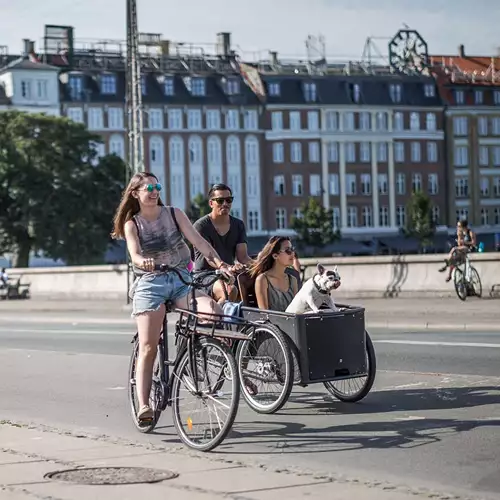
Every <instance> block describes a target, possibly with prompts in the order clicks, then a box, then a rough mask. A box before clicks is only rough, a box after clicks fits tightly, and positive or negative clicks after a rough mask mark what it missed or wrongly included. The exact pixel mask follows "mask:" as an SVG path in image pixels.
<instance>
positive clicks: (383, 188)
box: [378, 174, 389, 194]
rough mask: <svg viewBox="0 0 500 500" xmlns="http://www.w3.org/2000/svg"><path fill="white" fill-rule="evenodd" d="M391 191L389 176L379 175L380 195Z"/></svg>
mask: <svg viewBox="0 0 500 500" xmlns="http://www.w3.org/2000/svg"><path fill="white" fill-rule="evenodd" d="M388 191H389V182H388V180H387V174H378V192H379V194H387V193H388Z"/></svg>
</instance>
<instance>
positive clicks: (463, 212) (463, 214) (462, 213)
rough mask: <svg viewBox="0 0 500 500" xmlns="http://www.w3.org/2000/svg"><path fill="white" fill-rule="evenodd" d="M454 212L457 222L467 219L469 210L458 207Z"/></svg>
mask: <svg viewBox="0 0 500 500" xmlns="http://www.w3.org/2000/svg"><path fill="white" fill-rule="evenodd" d="M455 214H456V216H457V222H458V221H459V220H464V219H466V220H468V219H469V210H468V209H467V208H460V209H458V210H456V211H455Z"/></svg>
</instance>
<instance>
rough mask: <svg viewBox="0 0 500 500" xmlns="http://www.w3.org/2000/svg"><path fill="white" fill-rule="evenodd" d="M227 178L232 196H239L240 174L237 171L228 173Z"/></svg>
mask: <svg viewBox="0 0 500 500" xmlns="http://www.w3.org/2000/svg"><path fill="white" fill-rule="evenodd" d="M233 172H234V171H233ZM227 180H228V184H229V186H231V189H232V191H233V196H234V197H235V198H236V197H238V198H239V196H238V195H239V194H240V176H239V172H238V173H232V174H228V179H227ZM231 215H232V214H231Z"/></svg>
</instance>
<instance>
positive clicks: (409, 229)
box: [404, 192, 436, 247]
mask: <svg viewBox="0 0 500 500" xmlns="http://www.w3.org/2000/svg"><path fill="white" fill-rule="evenodd" d="M435 229H436V228H435V224H434V221H433V220H432V201H431V199H430V198H429V197H428V196H427V195H425V194H424V193H422V192H417V193H413V194H412V195H411V198H410V199H409V201H408V204H407V215H406V228H405V231H404V232H405V234H406V235H407V236H413V237H414V238H416V239H417V240H418V241H419V243H420V246H421V247H426V246H427V245H429V244H430V243H431V242H432V237H433V236H434V233H435Z"/></svg>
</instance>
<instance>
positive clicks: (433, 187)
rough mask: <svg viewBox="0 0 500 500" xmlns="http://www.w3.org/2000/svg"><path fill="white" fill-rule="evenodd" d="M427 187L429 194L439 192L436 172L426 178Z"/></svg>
mask: <svg viewBox="0 0 500 500" xmlns="http://www.w3.org/2000/svg"><path fill="white" fill-rule="evenodd" d="M427 187H428V191H429V194H432V195H435V194H438V192H439V180H438V174H429V176H428V178H427Z"/></svg>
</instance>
